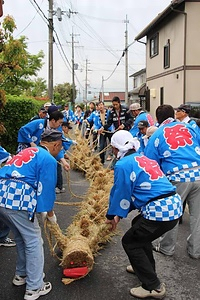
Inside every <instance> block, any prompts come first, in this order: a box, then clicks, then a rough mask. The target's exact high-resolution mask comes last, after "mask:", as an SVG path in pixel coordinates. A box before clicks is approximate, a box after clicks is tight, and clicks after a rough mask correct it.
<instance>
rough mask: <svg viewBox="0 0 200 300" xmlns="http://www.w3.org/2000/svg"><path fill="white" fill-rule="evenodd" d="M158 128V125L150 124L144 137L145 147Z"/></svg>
mask: <svg viewBox="0 0 200 300" xmlns="http://www.w3.org/2000/svg"><path fill="white" fill-rule="evenodd" d="M157 129H158V127H157V126H154V125H153V126H149V127H148V128H147V130H146V134H145V135H144V136H143V137H142V139H143V140H144V148H145V147H146V145H147V143H148V140H149V139H150V137H151V136H152V134H153V133H154V132H155V131H156V130H157Z"/></svg>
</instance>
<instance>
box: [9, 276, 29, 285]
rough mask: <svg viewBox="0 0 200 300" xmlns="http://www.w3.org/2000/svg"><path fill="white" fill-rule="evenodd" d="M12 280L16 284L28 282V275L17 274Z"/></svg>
mask: <svg viewBox="0 0 200 300" xmlns="http://www.w3.org/2000/svg"><path fill="white" fill-rule="evenodd" d="M12 282H13V284H14V285H16V286H20V285H24V284H25V283H26V276H24V277H22V276H19V275H15V276H14V278H13V281H12Z"/></svg>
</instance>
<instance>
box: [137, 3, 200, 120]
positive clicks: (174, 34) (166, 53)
mask: <svg viewBox="0 0 200 300" xmlns="http://www.w3.org/2000/svg"><path fill="white" fill-rule="evenodd" d="M199 16H200V0H199V1H198V0H193V1H192V0H175V1H171V3H170V5H169V6H167V7H166V9H164V10H163V11H162V12H161V13H160V14H158V16H157V17H156V18H155V19H154V20H153V21H152V22H151V23H150V24H149V25H148V26H147V27H145V28H144V29H143V30H142V31H141V32H140V33H139V34H138V35H137V36H136V37H135V40H137V41H140V40H141V39H142V38H144V37H146V85H147V101H149V102H150V112H151V114H152V115H155V113H154V112H155V109H156V107H157V106H159V105H161V104H171V105H172V106H173V107H177V106H178V105H180V104H182V103H186V102H200V95H199V90H198V85H199V83H200V55H199V53H200V39H199V36H200V17H199Z"/></svg>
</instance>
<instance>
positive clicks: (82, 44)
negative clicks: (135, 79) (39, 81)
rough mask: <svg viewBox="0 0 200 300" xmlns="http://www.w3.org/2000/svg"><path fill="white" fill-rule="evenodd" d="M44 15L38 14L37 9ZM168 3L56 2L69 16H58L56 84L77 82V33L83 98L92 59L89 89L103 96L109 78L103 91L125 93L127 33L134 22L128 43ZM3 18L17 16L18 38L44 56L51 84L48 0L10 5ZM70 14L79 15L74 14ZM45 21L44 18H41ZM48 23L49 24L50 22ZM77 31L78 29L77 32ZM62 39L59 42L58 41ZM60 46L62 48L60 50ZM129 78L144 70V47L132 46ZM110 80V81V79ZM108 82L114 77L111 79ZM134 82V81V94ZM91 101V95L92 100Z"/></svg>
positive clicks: (128, 0)
mask: <svg viewBox="0 0 200 300" xmlns="http://www.w3.org/2000/svg"><path fill="white" fill-rule="evenodd" d="M35 2H37V4H38V6H39V7H40V9H41V11H42V12H41V11H40V10H39V9H38V7H37V5H36V4H35ZM170 2H171V1H169V0H139V1H136V0H123V1H121V0H74V1H68V0H54V10H55V11H56V10H57V8H58V7H60V8H61V9H62V11H63V12H64V14H63V16H62V21H59V20H58V18H57V16H56V15H55V16H54V28H55V32H56V33H54V37H55V44H54V85H55V84H58V83H64V82H70V83H71V82H72V74H71V53H72V50H71V41H72V37H71V34H72V30H73V32H74V41H75V43H74V46H75V54H74V55H75V63H77V64H78V70H77V71H76V78H75V83H76V87H77V89H78V90H79V91H80V93H81V94H80V96H82V94H83V91H84V89H85V82H86V81H85V79H86V59H87V60H88V70H89V71H88V74H87V77H88V85H89V86H88V90H89V91H91V93H92V95H94V94H96V95H98V92H99V91H100V90H101V87H102V77H103V78H104V91H105V92H109V91H124V89H125V61H124V58H123V59H122V60H121V61H120V64H119V66H118V67H117V69H116V71H115V72H114V73H113V75H112V76H111V77H110V75H111V74H112V72H113V70H114V69H115V67H116V65H117V63H118V61H119V59H120V57H121V55H122V52H123V49H124V48H125V30H126V23H125V22H124V21H125V20H126V15H127V19H128V20H129V23H128V25H127V29H128V44H131V43H132V42H133V41H134V38H135V36H136V35H137V34H138V33H139V32H140V31H141V30H142V29H143V28H144V27H146V26H147V25H148V23H149V22H151V21H152V20H153V19H154V18H155V17H156V16H157V14H158V13H160V12H161V11H162V10H163V9H165V8H166V7H167V6H168V5H169V4H170ZM4 3H5V4H4V8H3V10H4V15H7V14H9V15H11V16H13V17H14V19H15V21H16V25H17V30H16V31H15V33H14V36H15V37H16V38H18V37H19V36H20V35H25V36H26V37H27V38H28V40H27V42H28V51H29V52H30V53H32V54H37V53H38V52H39V51H40V50H43V51H44V53H45V60H44V66H43V68H42V70H41V71H40V72H39V74H38V75H39V77H43V78H44V79H46V81H47V83H48V27H47V19H48V5H49V1H48V0H5V1H4ZM69 9H70V10H71V11H72V12H74V13H73V14H70V18H69ZM41 16H42V17H41ZM45 17H46V18H47V19H46V18H45ZM72 28H73V29H72ZM56 34H57V36H58V38H59V41H58V39H57V37H56ZM59 42H60V44H61V46H62V48H61V47H60V45H59ZM128 62H129V63H128V65H129V68H128V69H129V71H128V72H129V76H130V75H131V74H133V73H135V72H137V71H139V70H140V69H142V68H144V67H145V46H144V45H143V44H140V43H137V42H135V43H133V44H132V45H131V46H130V47H129V51H128ZM109 77H110V78H109ZM107 78H109V79H108V80H107ZM131 89H132V80H131V79H130V80H129V90H131ZM88 97H90V96H88Z"/></svg>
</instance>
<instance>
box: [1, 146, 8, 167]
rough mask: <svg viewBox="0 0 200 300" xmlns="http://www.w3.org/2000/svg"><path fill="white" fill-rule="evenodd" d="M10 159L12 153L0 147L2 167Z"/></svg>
mask: <svg viewBox="0 0 200 300" xmlns="http://www.w3.org/2000/svg"><path fill="white" fill-rule="evenodd" d="M9 157H10V153H9V152H7V151H6V149H4V148H3V147H1V146H0V165H1V164H2V163H3V162H4V161H6V160H7V159H8V158H9Z"/></svg>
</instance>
